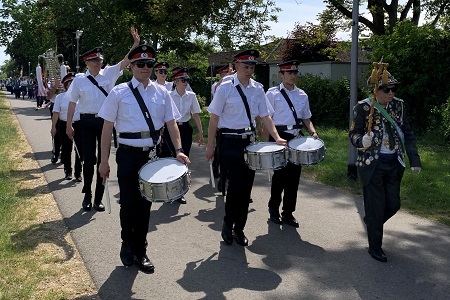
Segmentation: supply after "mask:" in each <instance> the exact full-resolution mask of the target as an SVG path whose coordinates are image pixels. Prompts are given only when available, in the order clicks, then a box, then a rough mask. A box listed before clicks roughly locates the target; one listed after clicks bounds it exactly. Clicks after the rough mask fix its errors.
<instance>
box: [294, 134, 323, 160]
mask: <svg viewBox="0 0 450 300" xmlns="http://www.w3.org/2000/svg"><path fill="white" fill-rule="evenodd" d="M287 151H288V160H289V161H290V162H291V163H293V164H295V165H304V166H309V165H315V164H318V163H320V162H321V161H322V160H323V159H324V158H325V152H326V148H325V145H324V143H323V141H322V140H321V139H317V140H315V139H314V138H313V137H305V136H302V137H299V138H295V139H292V140H290V141H289V142H288V150H287Z"/></svg>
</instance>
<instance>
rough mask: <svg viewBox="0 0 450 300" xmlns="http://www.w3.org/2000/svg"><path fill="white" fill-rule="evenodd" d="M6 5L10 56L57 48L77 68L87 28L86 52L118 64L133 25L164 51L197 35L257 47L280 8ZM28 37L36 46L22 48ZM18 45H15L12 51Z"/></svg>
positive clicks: (223, 0)
mask: <svg viewBox="0 0 450 300" xmlns="http://www.w3.org/2000/svg"><path fill="white" fill-rule="evenodd" d="M2 2H3V8H2V9H0V16H1V17H3V19H4V21H2V22H0V32H1V33H2V37H0V44H2V45H5V46H7V51H6V52H7V53H8V54H9V55H11V57H13V58H14V60H15V59H16V58H19V57H21V56H22V54H23V53H28V52H29V53H28V56H29V57H33V58H36V57H37V55H39V54H42V53H43V52H44V51H45V50H46V49H48V48H55V46H56V45H57V46H58V52H59V53H62V54H63V55H64V57H67V58H68V60H69V62H71V65H74V63H73V62H74V61H75V51H76V40H75V31H76V30H83V35H82V37H81V39H80V52H81V53H82V52H83V51H85V50H88V49H91V48H93V47H96V46H104V48H105V55H104V57H105V62H109V63H115V62H117V61H119V60H120V59H122V57H123V55H124V54H125V53H126V52H127V50H128V49H129V47H130V45H131V39H130V35H129V28H130V27H131V26H136V27H137V28H138V29H139V32H140V35H141V40H142V42H143V43H144V42H145V43H152V44H153V46H154V47H155V48H160V49H162V50H165V49H167V50H168V51H176V53H182V51H184V50H185V49H186V48H188V47H190V46H189V43H190V41H192V40H193V39H194V38H196V37H203V38H207V39H208V40H209V41H211V42H214V43H215V46H219V47H221V48H222V49H231V48H240V47H245V46H248V45H257V44H258V43H259V42H260V41H261V40H262V38H263V32H264V31H265V30H267V29H268V26H267V25H266V24H265V23H266V22H267V21H268V20H272V21H274V20H276V16H274V15H273V13H274V12H275V11H277V10H278V9H277V8H276V7H275V2H274V1H272V0H234V1H228V0H212V1H203V0H177V1H172V0H159V1H155V0H129V1H116V2H114V5H111V1H109V0H77V1H72V0H58V1H56V0H37V1H32V0H24V1H17V0H6V1H2ZM25 12H26V13H25ZM30 24H32V26H30ZM25 33H26V35H25ZM26 38H28V39H29V40H30V41H32V43H31V45H30V46H27V48H28V49H22V47H24V44H23V41H22V40H23V39H26ZM17 39H18V40H21V41H15V40H17ZM33 39H35V40H33ZM13 43H16V44H15V45H16V46H15V47H11V45H12V44H13Z"/></svg>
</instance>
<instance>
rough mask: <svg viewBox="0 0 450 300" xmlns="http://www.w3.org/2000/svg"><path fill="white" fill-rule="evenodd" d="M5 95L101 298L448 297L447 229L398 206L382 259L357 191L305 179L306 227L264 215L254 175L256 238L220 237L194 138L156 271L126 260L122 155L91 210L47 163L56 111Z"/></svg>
mask: <svg viewBox="0 0 450 300" xmlns="http://www.w3.org/2000/svg"><path fill="white" fill-rule="evenodd" d="M7 98H8V99H9V100H10V103H11V106H12V108H13V109H14V112H15V114H16V115H17V118H18V120H19V122H20V125H21V127H22V129H23V131H24V133H25V135H26V137H27V139H28V141H29V143H30V145H31V147H32V149H33V152H34V154H35V157H36V159H37V161H38V163H39V165H40V167H41V170H42V171H43V172H44V174H45V177H46V179H47V182H48V186H49V187H50V190H52V191H53V194H54V197H55V199H56V201H57V203H58V206H59V209H60V211H61V214H62V217H63V220H64V222H65V224H66V225H67V227H68V228H69V229H70V231H71V233H72V237H73V239H74V241H75V244H76V246H77V248H78V250H79V251H80V254H81V256H82V257H83V259H84V261H85V264H86V266H87V268H88V270H89V272H90V274H91V276H92V278H93V280H94V283H95V284H96V286H97V287H98V290H99V292H98V293H99V296H100V297H101V298H102V299H104V300H113V299H120V300H124V299H212V300H213V299H214V300H217V299H433V300H434V299H450V228H448V227H445V226H442V225H438V224H435V223H433V222H430V221H428V220H425V219H422V218H419V217H416V216H413V215H410V214H408V213H405V212H403V211H401V212H399V213H398V214H397V215H396V216H395V217H394V218H393V219H392V220H390V221H389V222H388V223H387V224H386V226H385V238H384V245H383V246H384V249H385V252H386V254H387V256H388V259H389V261H388V262H387V263H380V262H378V261H375V260H374V259H372V258H371V257H370V256H369V254H368V253H367V242H366V233H365V229H364V226H363V222H362V213H363V207H362V198H361V197H359V196H353V195H350V194H347V193H344V192H342V191H339V190H337V189H334V188H330V187H328V186H325V185H322V184H318V183H315V182H311V181H306V180H303V179H302V180H301V182H300V187H299V193H298V199H299V200H298V204H297V210H296V212H295V213H294V215H295V217H296V218H297V219H298V220H299V221H300V228H299V229H297V230H296V229H295V228H292V227H289V226H281V227H280V226H277V225H275V224H273V223H270V222H268V212H267V201H268V197H269V191H270V183H269V181H268V176H267V173H266V172H257V175H256V178H255V184H254V188H253V192H252V198H253V200H254V203H252V204H250V212H249V218H248V222H247V226H246V228H245V233H246V235H247V237H248V238H249V246H248V247H245V248H244V247H241V246H239V245H237V244H236V243H233V245H231V246H228V245H224V244H223V242H222V240H221V237H220V229H221V224H222V218H223V213H224V199H223V197H222V196H221V194H220V193H218V192H217V191H216V190H215V189H213V188H212V187H211V185H210V184H209V165H208V163H207V162H206V159H205V156H204V151H205V149H204V147H197V146H196V145H193V148H192V150H191V161H192V165H191V176H192V183H191V184H192V185H191V188H190V190H189V192H188V193H187V195H186V196H185V198H186V200H187V202H188V203H187V204H186V205H180V204H178V203H172V204H167V203H165V204H160V203H154V204H153V206H152V213H151V218H150V228H149V234H148V241H149V247H148V255H149V257H150V259H151V260H152V261H153V263H154V264H155V273H154V274H144V273H142V272H140V271H139V270H138V268H137V267H135V266H133V267H129V268H125V267H123V266H122V264H121V262H120V258H119V250H120V225H119V205H118V204H117V203H116V200H117V199H118V193H119V190H118V186H117V178H116V169H115V167H116V163H115V154H114V153H112V155H111V161H110V165H111V167H112V168H113V169H112V170H111V178H110V184H109V186H110V195H111V199H112V213H111V214H108V213H107V212H102V213H97V212H96V211H95V210H93V211H91V212H84V211H83V210H82V209H81V201H82V198H83V195H82V194H81V187H82V185H81V184H77V183H75V181H66V180H64V179H63V177H64V172H63V167H62V165H61V164H56V165H53V164H51V163H50V158H51V147H52V146H51V137H50V124H51V123H50V116H49V111H48V110H47V109H41V110H38V111H35V110H34V107H35V102H34V101H30V100H21V99H14V98H13V97H11V96H10V95H9V94H8V95H7ZM325 143H326V141H325ZM113 152H115V151H114V150H113ZM328 153H332V152H331V151H329V152H328ZM329 155H331V154H329ZM345 172H346V170H343V176H344V173H345ZM37 190H39V189H37Z"/></svg>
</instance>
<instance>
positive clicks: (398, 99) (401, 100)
mask: <svg viewBox="0 0 450 300" xmlns="http://www.w3.org/2000/svg"><path fill="white" fill-rule="evenodd" d="M394 100H396V101H399V102H405V101H403V99H400V98H397V97H394Z"/></svg>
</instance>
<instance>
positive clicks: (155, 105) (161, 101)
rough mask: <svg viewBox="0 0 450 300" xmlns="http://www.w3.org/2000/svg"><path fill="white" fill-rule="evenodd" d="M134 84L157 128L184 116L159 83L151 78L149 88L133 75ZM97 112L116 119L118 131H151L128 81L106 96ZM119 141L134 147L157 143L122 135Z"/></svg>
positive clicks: (108, 119)
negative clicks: (125, 137) (127, 137)
mask: <svg viewBox="0 0 450 300" xmlns="http://www.w3.org/2000/svg"><path fill="white" fill-rule="evenodd" d="M131 83H132V84H133V87H134V88H136V87H137V89H138V91H139V93H140V94H141V96H142V98H143V100H144V103H145V105H146V106H147V108H148V111H149V112H150V116H151V119H152V122H153V125H154V127H155V130H159V129H160V128H161V127H163V125H164V123H166V122H168V121H171V120H176V119H178V118H180V117H181V115H180V113H179V112H178V109H177V107H176V106H175V103H174V102H173V100H172V98H171V97H170V94H169V92H168V91H167V90H166V89H164V88H163V87H161V86H160V85H158V84H156V83H154V82H152V81H150V80H149V83H148V85H147V88H146V89H144V86H143V85H142V83H140V82H139V81H137V79H136V78H134V77H133V79H132V80H131ZM98 115H99V116H100V117H101V118H103V119H105V120H106V121H109V122H115V127H116V130H117V132H119V133H121V132H144V131H147V132H148V131H149V130H150V129H149V128H148V125H147V122H146V121H145V118H144V115H143V113H142V110H141V108H140V107H139V104H138V102H137V100H136V98H135V97H134V94H133V92H132V91H131V89H130V88H129V87H128V83H127V82H125V83H121V84H119V85H117V86H116V87H114V88H113V89H112V90H111V92H110V93H109V95H108V97H106V99H105V102H104V103H103V105H102V107H101V109H100V111H99V113H98ZM118 142H119V143H122V144H125V145H129V146H134V147H152V146H154V144H153V140H152V139H151V138H144V139H124V138H121V137H119V138H118Z"/></svg>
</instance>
